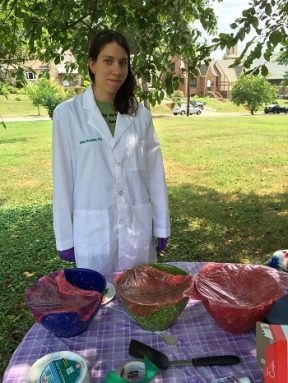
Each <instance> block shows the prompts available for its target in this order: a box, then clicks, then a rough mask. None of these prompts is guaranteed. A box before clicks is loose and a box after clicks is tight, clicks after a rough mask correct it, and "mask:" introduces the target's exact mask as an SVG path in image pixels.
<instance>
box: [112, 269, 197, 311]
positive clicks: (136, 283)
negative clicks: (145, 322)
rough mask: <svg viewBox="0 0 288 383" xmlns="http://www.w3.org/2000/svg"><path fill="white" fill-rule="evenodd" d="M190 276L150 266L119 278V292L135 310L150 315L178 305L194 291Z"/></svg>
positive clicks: (117, 284)
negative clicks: (173, 273)
mask: <svg viewBox="0 0 288 383" xmlns="http://www.w3.org/2000/svg"><path fill="white" fill-rule="evenodd" d="M192 288H193V278H192V277H191V276H190V275H172V274H169V273H167V272H165V271H162V270H158V269H156V268H155V267H153V266H150V265H140V266H136V267H133V268H131V269H129V270H127V271H125V272H123V273H122V274H121V275H120V276H119V277H118V279H117V281H116V293H117V295H118V296H119V297H120V298H121V299H123V300H124V301H125V304H126V306H127V308H128V310H130V311H131V312H133V314H135V315H139V316H148V315H150V314H152V313H153V312H156V311H158V310H159V309H161V308H163V307H168V306H171V305H175V304H177V303H178V302H180V301H181V300H182V299H183V298H185V297H188V296H189V295H191V294H192Z"/></svg>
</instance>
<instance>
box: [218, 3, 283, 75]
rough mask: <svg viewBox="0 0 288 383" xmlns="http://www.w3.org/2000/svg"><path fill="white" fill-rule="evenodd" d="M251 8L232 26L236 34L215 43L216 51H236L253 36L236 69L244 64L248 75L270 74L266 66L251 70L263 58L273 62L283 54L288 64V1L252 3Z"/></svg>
mask: <svg viewBox="0 0 288 383" xmlns="http://www.w3.org/2000/svg"><path fill="white" fill-rule="evenodd" d="M249 5H250V7H249V8H247V9H245V10H244V11H243V12H242V15H241V17H239V18H237V19H236V20H235V21H234V22H233V23H232V24H231V25H230V26H231V28H232V29H233V30H234V32H233V33H220V34H219V36H218V37H217V38H215V39H214V40H213V42H214V44H215V46H216V47H221V48H222V49H224V48H225V47H228V48H229V47H233V46H235V45H236V44H237V43H238V42H239V41H243V40H244V39H245V37H246V36H247V35H248V34H249V33H251V32H252V33H253V32H254V36H253V37H252V38H249V42H248V43H247V44H246V46H245V48H244V50H243V51H242V53H241V55H240V56H239V58H237V59H236V60H235V62H234V66H236V65H239V64H240V63H243V65H244V68H246V69H247V72H248V73H249V72H253V73H254V74H259V73H261V74H262V75H263V76H266V75H267V74H268V69H267V67H266V65H265V63H264V64H263V65H259V67H255V68H253V69H251V70H249V68H250V67H251V66H252V63H253V60H254V59H259V58H260V57H263V58H264V59H265V60H266V61H270V59H271V58H272V56H273V54H275V52H277V50H280V52H281V58H282V60H286V62H287V61H288V50H287V41H288V2H287V0H251V1H250V3H249Z"/></svg>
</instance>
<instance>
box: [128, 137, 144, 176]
mask: <svg viewBox="0 0 288 383" xmlns="http://www.w3.org/2000/svg"><path fill="white" fill-rule="evenodd" d="M128 154H129V150H128ZM129 157H130V158H129V169H130V170H134V171H135V170H145V169H146V157H145V141H144V140H138V141H137V142H136V143H135V146H134V147H133V149H131V154H130V156H129Z"/></svg>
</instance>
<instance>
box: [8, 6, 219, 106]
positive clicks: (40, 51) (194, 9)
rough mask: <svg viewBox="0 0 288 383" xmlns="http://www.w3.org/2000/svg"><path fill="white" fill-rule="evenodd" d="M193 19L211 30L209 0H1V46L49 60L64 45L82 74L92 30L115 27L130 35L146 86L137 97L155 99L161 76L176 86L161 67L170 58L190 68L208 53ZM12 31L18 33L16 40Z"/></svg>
mask: <svg viewBox="0 0 288 383" xmlns="http://www.w3.org/2000/svg"><path fill="white" fill-rule="evenodd" d="M219 1H220V0H219ZM195 20H199V21H200V23H201V24H202V26H203V28H204V30H206V31H207V32H211V31H213V30H214V28H215V26H216V22H217V21H216V17H215V14H214V10H213V7H212V5H211V3H210V1H209V0H193V1H192V0H190V1H187V0H185V1H184V0H177V1H175V0H164V1H159V0H145V1H144V0H121V1H107V0H81V1H79V0H34V1H31V0H18V1H16V0H4V1H2V23H3V24H4V26H5V30H6V34H4V33H3V35H1V46H8V47H11V48H10V50H12V51H14V49H15V46H16V45H17V44H19V43H20V44H21V45H23V46H25V48H26V47H27V50H28V53H29V54H30V55H36V56H37V57H38V58H39V59H41V60H43V61H46V62H48V61H50V60H53V61H54V62H55V63H59V62H60V61H61V59H62V58H63V53H64V52H65V51H67V50H70V51H72V53H73V55H74V56H75V58H76V61H77V64H78V65H79V71H80V72H81V73H85V74H86V73H87V50H88V45H89V41H90V39H91V37H92V36H93V35H94V33H95V31H97V30H99V29H100V28H103V27H105V26H106V27H109V28H113V29H117V30H120V31H121V32H123V33H124V34H125V35H126V36H128V38H129V40H130V44H131V47H132V53H133V58H132V60H133V62H132V66H133V70H134V72H135V75H136V76H137V78H139V79H142V80H143V81H142V82H143V84H145V83H146V84H147V83H149V84H150V85H151V88H150V89H149V90H147V89H145V87H144V88H143V89H142V90H141V91H139V96H140V98H142V99H143V98H149V99H150V101H151V102H152V103H155V102H160V101H161V100H162V99H163V98H164V90H163V78H165V90H166V91H167V92H168V93H169V94H171V93H172V92H173V90H174V89H175V88H177V87H178V81H177V78H176V76H175V75H173V74H170V73H169V71H168V70H167V69H168V68H169V65H168V64H169V62H170V59H171V57H173V56H174V55H177V54H181V55H183V56H184V57H189V62H190V67H189V70H190V71H191V72H193V71H195V68H196V67H197V66H198V65H199V63H200V62H202V61H203V60H207V58H209V56H210V51H211V49H212V48H211V47H209V46H208V44H207V43H206V42H205V41H203V40H202V41H200V31H199V30H198V29H196V28H194V29H193V28H192V27H191V25H192V23H193V22H194V21H195ZM15 34H18V35H20V36H21V38H20V39H19V40H18V41H15V39H13V36H15ZM3 55H4V56H3ZM7 55H8V56H9V54H8V51H7V50H5V51H3V52H1V56H2V57H1V58H2V60H3V58H5V59H7ZM9 57H11V56H9ZM151 89H152V90H151Z"/></svg>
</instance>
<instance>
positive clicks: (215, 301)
mask: <svg viewBox="0 0 288 383" xmlns="http://www.w3.org/2000/svg"><path fill="white" fill-rule="evenodd" d="M287 292H288V275H287V274H286V273H283V272H281V271H280V272H279V271H278V270H275V269H272V268H269V267H266V266H261V265H244V264H232V263H208V264H206V265H204V266H203V267H202V269H201V270H200V271H199V273H198V274H197V275H196V276H195V278H194V288H193V297H194V298H195V299H200V300H201V301H202V302H203V304H204V306H205V307H206V309H207V311H208V312H209V313H210V314H211V315H212V317H213V318H214V319H215V320H216V321H217V323H218V324H219V325H220V326H221V327H222V328H223V329H224V330H225V331H228V332H232V333H243V332H247V331H250V330H252V329H253V327H254V326H255V323H256V322H257V321H259V320H263V319H264V318H265V317H266V315H267V314H268V312H269V311H270V309H271V307H272V305H273V303H274V301H275V300H276V299H278V298H280V297H281V296H282V295H284V294H287Z"/></svg>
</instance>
